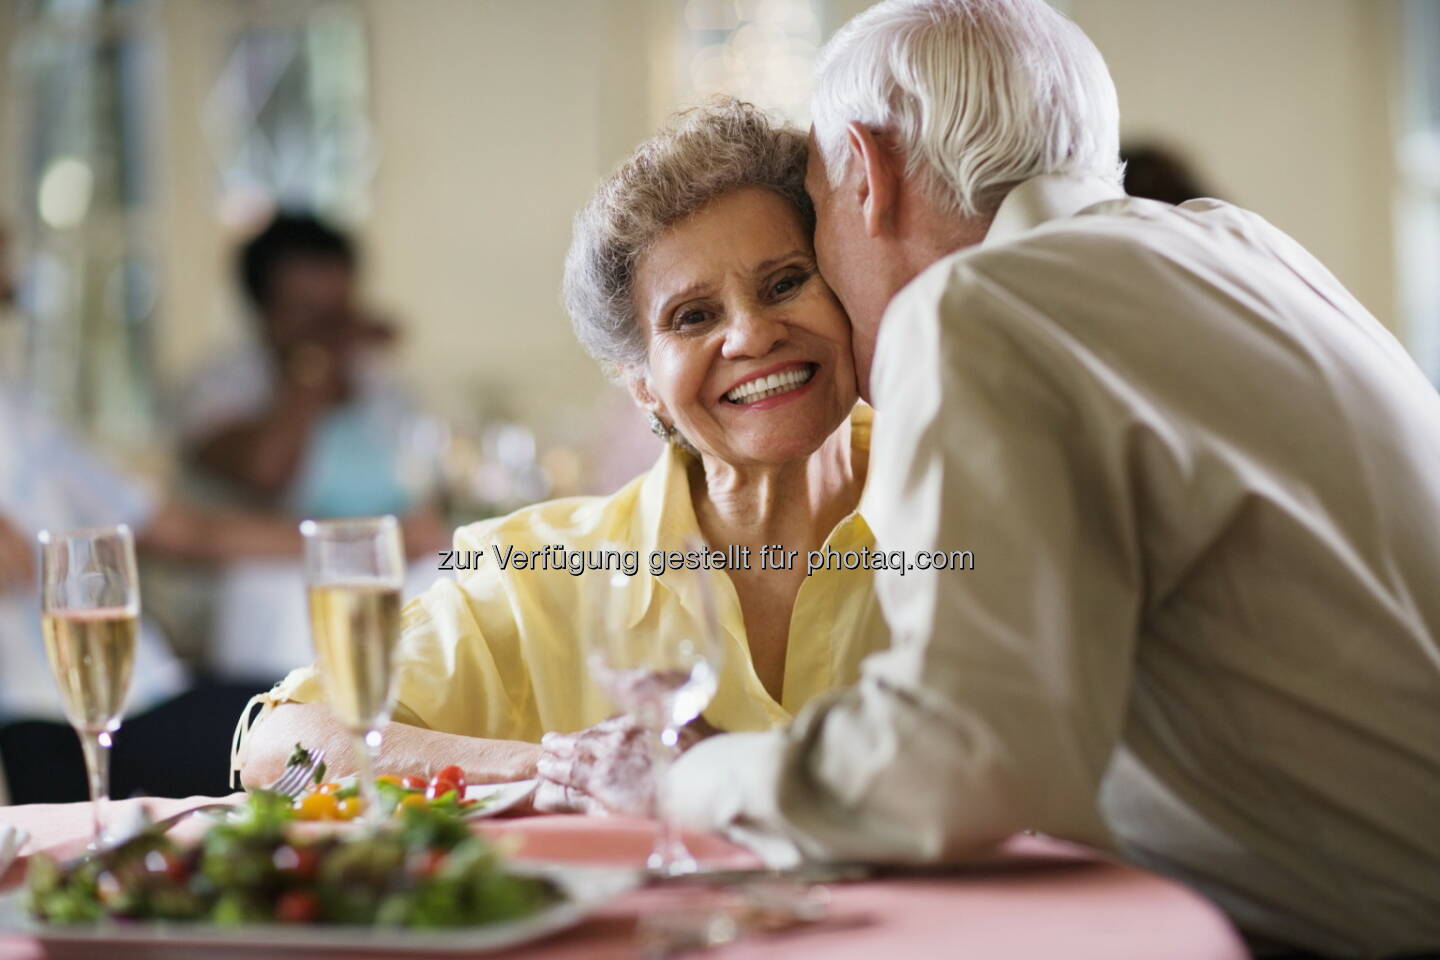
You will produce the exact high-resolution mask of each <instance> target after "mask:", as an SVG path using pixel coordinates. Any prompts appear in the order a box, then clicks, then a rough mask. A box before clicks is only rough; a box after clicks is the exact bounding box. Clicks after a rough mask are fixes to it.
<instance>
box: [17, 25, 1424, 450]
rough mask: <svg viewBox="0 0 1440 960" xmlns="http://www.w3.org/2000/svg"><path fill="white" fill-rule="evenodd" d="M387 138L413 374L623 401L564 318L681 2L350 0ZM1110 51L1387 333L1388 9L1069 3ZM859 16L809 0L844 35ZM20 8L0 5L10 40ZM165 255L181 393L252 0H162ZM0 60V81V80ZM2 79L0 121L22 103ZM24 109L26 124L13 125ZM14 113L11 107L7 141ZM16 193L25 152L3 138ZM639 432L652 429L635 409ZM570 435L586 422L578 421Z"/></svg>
mask: <svg viewBox="0 0 1440 960" xmlns="http://www.w3.org/2000/svg"><path fill="white" fill-rule="evenodd" d="M358 2H359V6H360V9H361V10H362V12H363V14H364V17H365V18H366V27H367V34H368V42H369V49H370V57H371V77H370V81H371V84H370V90H371V111H372V116H373V120H374V124H375V133H376V136H377V138H378V141H379V145H380V161H379V167H378V170H377V173H376V176H375V180H374V183H373V190H372V199H373V210H372V213H371V216H370V217H369V219H368V220H367V221H366V222H365V224H364V225H363V228H362V241H363V243H364V248H365V251H366V255H367V262H368V266H369V267H370V271H369V286H370V290H371V292H372V294H373V296H374V298H375V300H376V301H377V302H378V304H379V305H380V306H382V307H386V308H388V309H390V310H391V311H393V313H394V315H395V316H396V317H397V318H398V319H400V320H402V321H404V323H405V324H406V329H407V342H406V346H405V350H404V353H403V368H404V371H405V372H406V374H407V375H408V376H409V377H410V379H411V380H412V381H413V383H414V385H415V387H416V389H417V390H418V391H419V393H420V395H421V397H422V399H423V400H424V402H425V403H426V404H427V405H428V406H430V407H431V408H432V409H435V410H437V411H439V412H442V413H444V414H446V415H449V416H462V417H464V416H474V415H481V416H483V415H490V414H496V413H499V414H503V415H506V416H509V417H513V418H517V419H521V420H523V421H525V422H527V423H529V424H531V425H532V426H533V427H535V428H536V429H537V430H538V432H539V433H540V435H541V436H542V438H546V437H557V436H560V435H564V434H566V433H567V432H573V431H574V430H575V429H577V428H578V429H584V427H585V426H586V425H588V424H589V423H591V422H593V421H594V419H595V414H594V411H595V410H596V409H597V404H603V403H607V402H618V398H613V397H612V399H611V400H605V398H606V397H607V393H606V391H607V390H609V389H610V388H608V387H607V386H606V385H605V384H604V382H603V380H602V378H601V377H600V375H599V373H598V371H597V370H596V369H595V367H594V365H593V364H592V363H591V361H590V360H589V359H588V358H587V357H585V356H584V355H583V354H582V353H581V351H580V350H579V349H578V347H577V346H576V345H575V343H574V340H573V338H572V336H571V334H570V331H569V326H568V322H567V320H566V318H565V317H564V316H563V313H562V311H561V309H560V306H559V293H558V291H559V283H560V273H561V263H562V260H563V256H564V252H565V248H566V244H567V242H568V236H569V224H570V220H571V217H572V216H573V215H574V213H575V211H576V209H577V208H578V207H579V206H580V204H581V203H582V202H583V200H584V199H585V197H586V196H587V195H588V193H589V191H590V190H591V189H592V188H593V186H594V184H595V182H596V181H597V179H598V178H599V177H600V176H602V175H603V174H604V173H605V172H606V171H608V170H609V169H610V168H611V167H613V165H614V164H615V163H616V162H618V161H619V160H620V159H622V158H623V157H624V156H625V155H626V154H627V153H628V151H629V150H630V149H631V148H632V147H633V145H634V144H635V143H637V142H638V141H639V140H640V139H642V138H643V137H644V136H645V135H646V134H647V133H649V132H650V131H651V130H652V129H653V128H654V125H655V123H656V122H657V120H658V118H659V117H661V116H663V115H664V114H665V113H666V112H668V111H669V110H670V109H671V108H673V106H674V105H675V99H676V96H677V95H676V93H675V89H676V84H675V83H674V72H675V68H674V52H673V51H674V49H675V42H676V31H677V29H678V26H679V24H680V23H681V22H682V13H681V11H682V10H683V8H684V3H683V2H681V0H546V2H534V0H403V2H402V0H358ZM1057 3H1058V5H1060V6H1062V7H1063V8H1065V9H1068V11H1069V12H1070V13H1071V15H1072V16H1073V17H1074V18H1075V19H1076V20H1077V22H1078V23H1079V24H1080V25H1081V26H1082V27H1083V28H1084V29H1085V30H1086V31H1087V32H1088V33H1089V34H1090V35H1091V36H1092V37H1093V38H1094V40H1095V42H1096V43H1097V45H1098V46H1099V47H1100V49H1101V51H1102V52H1103V53H1104V55H1105V56H1106V59H1107V61H1108V62H1109V64H1110V67H1111V70H1112V72H1113V74H1114V76H1115V80H1116V84H1117V87H1118V89H1119V95H1120V102H1121V110H1122V115H1123V119H1124V127H1125V133H1126V135H1127V136H1132V137H1145V138H1158V139H1160V140H1163V141H1165V142H1167V143H1169V144H1171V145H1173V146H1175V147H1178V148H1180V149H1181V150H1183V151H1185V152H1187V153H1188V154H1189V155H1190V156H1191V157H1192V158H1193V159H1194V160H1195V161H1196V163H1197V165H1198V167H1199V169H1200V172H1201V173H1202V174H1203V176H1204V177H1205V179H1206V180H1207V181H1208V182H1209V183H1211V184H1212V185H1213V189H1214V190H1215V192H1217V193H1219V194H1220V195H1222V196H1224V197H1226V198H1228V199H1232V200H1234V201H1236V202H1238V203H1240V204H1243V205H1245V206H1249V207H1251V208H1253V209H1255V210H1257V211H1259V212H1260V213H1261V214H1263V215H1265V216H1266V217H1268V218H1269V219H1270V220H1272V221H1273V222H1274V223H1276V224H1277V225H1279V226H1280V227H1281V228H1282V229H1284V230H1286V231H1288V232H1290V233H1291V234H1293V235H1294V236H1295V237H1296V238H1297V239H1298V240H1299V241H1300V242H1301V243H1303V244H1305V245H1306V246H1307V247H1309V248H1310V249H1311V250H1312V251H1313V252H1315V253H1316V254H1317V255H1318V256H1319V257H1320V258H1321V259H1322V260H1323V261H1325V262H1326V263H1327V264H1328V265H1329V266H1330V267H1331V268H1332V269H1333V270H1334V272H1335V273H1336V274H1337V275H1338V276H1339V278H1340V279H1341V280H1342V281H1343V282H1344V283H1346V284H1347V285H1348V286H1349V287H1350V288H1351V289H1352V290H1353V291H1354V292H1355V293H1356V294H1357V295H1358V296H1359V297H1360V299H1361V300H1362V301H1363V302H1364V303H1365V304H1366V305H1367V306H1369V307H1370V309H1371V310H1372V311H1373V312H1374V313H1375V314H1376V315H1377V316H1378V317H1379V318H1380V319H1381V320H1382V321H1384V322H1385V323H1387V324H1390V325H1392V326H1394V325H1395V323H1396V315H1397V309H1396V295H1395V290H1396V278H1395V267H1394V250H1393V243H1392V239H1391V238H1392V225H1391V223H1392V220H1391V215H1390V214H1391V202H1392V200H1391V198H1392V194H1393V187H1394V177H1393V169H1394V163H1393V158H1392V148H1391V141H1392V136H1391V129H1390V105H1391V102H1392V96H1391V90H1390V82H1391V78H1390V70H1391V66H1390V64H1391V62H1392V60H1393V57H1394V54H1395V39H1396V31H1395V28H1394V23H1393V21H1392V18H1393V17H1394V15H1395V3H1394V0H1267V2H1264V3H1256V2H1254V0H1204V2H1200V0H1069V2H1064V3H1061V2H1059V0H1057ZM867 5H868V4H867V3H865V2H861V0H828V2H826V3H819V4H817V9H821V10H822V11H823V17H822V20H823V22H824V23H825V24H826V25H827V27H828V28H829V29H833V28H834V27H836V26H838V25H839V24H841V23H843V22H844V21H845V20H846V19H848V18H849V17H850V16H852V15H853V14H854V13H856V12H858V11H859V10H861V9H863V8H864V7H865V6H867ZM12 6H13V0H0V35H3V34H4V24H5V19H6V18H7V17H8V16H9V15H10V10H11V8H12ZM159 9H160V17H161V21H162V33H163V38H162V41H163V42H162V44H161V46H162V53H163V57H162V61H163V83H162V86H163V90H162V93H161V111H160V113H161V116H160V120H161V121H162V122H161V124H160V125H159V135H160V138H161V141H160V142H161V149H160V153H161V156H160V157H159V158H158V159H157V162H158V164H159V173H160V181H161V189H160V190H159V191H158V196H159V203H160V209H159V211H158V213H159V217H160V219H159V227H160V228H159V231H158V235H159V236H160V238H161V240H162V243H163V257H162V264H161V266H162V270H163V272H162V301H161V314H160V321H159V329H158V336H157V337H156V340H155V342H156V345H157V350H158V353H159V356H158V358H157V360H158V364H159V371H160V373H161V376H162V378H163V379H164V380H165V381H166V382H167V383H169V384H176V383H180V382H182V381H183V380H184V379H185V378H186V377H188V376H190V375H191V374H192V372H193V371H195V370H196V369H197V368H198V367H199V366H200V365H201V364H202V363H203V362H205V361H206V360H207V359H208V358H209V357H210V356H211V355H212V354H213V353H214V352H215V351H217V350H219V349H222V348H224V347H225V346H226V345H228V344H232V343H234V342H236V341H237V340H240V339H242V338H243V337H244V336H245V335H246V334H247V331H246V326H245V323H244V322H243V317H242V314H241V311H240V310H238V309H237V305H236V302H235V299H234V295H233V293H232V289H231V288H232V284H231V280H230V276H229V259H230V255H231V250H232V249H233V246H234V244H235V242H236V239H237V238H236V237H234V236H231V235H229V234H227V233H226V232H225V228H223V227H222V226H221V225H220V224H219V222H218V221H217V219H216V217H215V216H214V214H213V202H212V197H213V188H214V176H215V173H214V164H213V160H212V157H211V154H210V152H209V150H208V148H207V146H206V144H205V141H204V135H203V128H202V113H203V108H204V104H205V101H206V97H207V96H208V95H209V93H210V91H211V89H212V88H213V85H214V82H215V77H216V75H217V72H218V70H219V68H220V66H221V63H222V60H223V57H224V54H225V50H226V39H227V37H228V36H230V35H231V34H232V33H233V30H234V28H235V25H236V23H237V22H238V20H237V17H238V16H239V15H240V13H241V12H243V11H244V10H245V9H246V5H245V4H242V3H236V2H228V0H206V2H203V3H202V2H184V0H159ZM7 77H8V74H5V73H0V85H3V84H4V83H5V82H6V80H7ZM7 99H8V98H7V97H5V96H4V90H3V89H0V109H3V106H4V105H5V104H6V103H7ZM12 119H13V118H12ZM13 127H14V124H13V123H7V122H6V118H5V117H4V115H3V114H0V131H3V133H0V136H8V135H9V131H10V130H11V129H12V128H13ZM0 145H3V147H4V148H3V149H0V183H5V184H10V183H11V182H12V180H13V178H12V177H11V176H10V175H9V174H10V172H11V171H8V170H7V168H6V165H7V162H8V161H10V159H11V158H12V157H13V156H14V154H13V150H14V144H13V143H6V142H5V141H4V140H0ZM637 422H638V418H637ZM577 425H578V426H577Z"/></svg>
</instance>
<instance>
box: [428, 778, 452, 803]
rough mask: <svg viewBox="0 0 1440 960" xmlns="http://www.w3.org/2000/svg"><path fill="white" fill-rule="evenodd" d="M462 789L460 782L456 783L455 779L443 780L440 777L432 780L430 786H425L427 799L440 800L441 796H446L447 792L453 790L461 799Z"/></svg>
mask: <svg viewBox="0 0 1440 960" xmlns="http://www.w3.org/2000/svg"><path fill="white" fill-rule="evenodd" d="M460 790H461V787H460V785H459V784H458V783H455V782H454V781H453V780H441V779H440V778H439V777H436V778H435V779H434V780H431V781H430V786H428V787H426V788H425V799H426V800H439V799H440V798H441V797H443V796H445V794H447V793H450V792H452V791H453V792H454V794H455V797H456V799H459V797H460V795H461V794H460Z"/></svg>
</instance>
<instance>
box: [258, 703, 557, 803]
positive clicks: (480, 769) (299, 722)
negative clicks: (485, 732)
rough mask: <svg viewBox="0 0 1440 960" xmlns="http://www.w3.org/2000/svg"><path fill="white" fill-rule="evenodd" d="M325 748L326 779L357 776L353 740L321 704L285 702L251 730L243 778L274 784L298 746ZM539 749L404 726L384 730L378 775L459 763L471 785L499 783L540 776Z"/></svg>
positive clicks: (420, 772) (423, 772) (418, 773)
mask: <svg viewBox="0 0 1440 960" xmlns="http://www.w3.org/2000/svg"><path fill="white" fill-rule="evenodd" d="M297 743H299V744H303V745H304V746H305V747H306V749H310V750H315V749H319V750H324V751H325V766H326V769H327V773H326V776H327V778H331V779H333V778H334V777H343V776H345V775H347V774H350V773H354V772H355V761H354V753H353V751H354V748H355V742H354V737H353V736H352V735H351V733H350V731H348V730H346V729H345V728H344V727H342V726H341V725H340V724H339V723H337V722H336V720H335V718H334V717H333V716H331V714H330V710H329V708H327V707H326V706H325V705H324V704H322V703H282V704H280V705H279V706H277V707H276V708H275V709H274V710H273V711H271V713H270V715H269V716H267V717H266V718H265V719H264V720H263V721H261V722H260V723H259V724H257V725H256V726H255V728H254V729H253V730H251V732H250V746H249V751H248V754H247V756H246V759H245V766H244V767H243V768H241V771H240V778H241V780H242V782H243V783H244V784H245V786H247V787H257V786H263V785H264V784H267V783H270V782H271V781H273V780H274V779H275V778H276V777H278V776H280V774H281V773H282V772H283V771H284V769H285V761H286V760H288V759H289V757H290V755H291V754H292V753H294V752H295V745H296V744H297ZM539 756H540V746H539V745H538V744H534V743H524V742H521V741H518V740H487V739H484V738H481V737H462V736H460V735H458V734H454V733H440V732H438V731H435V730H426V729H424V728H422V727H412V726H409V725H407V724H403V723H392V724H390V726H388V727H386V728H385V740H384V743H383V744H382V746H381V748H380V759H379V762H378V763H377V764H376V768H375V772H376V773H377V774H380V773H392V774H395V775H397V776H405V775H411V774H413V775H415V776H423V777H429V776H431V775H432V774H434V773H435V772H436V771H437V770H439V769H440V768H441V767H447V766H449V765H450V764H458V765H459V766H460V768H461V769H462V770H464V771H465V777H466V779H467V780H469V781H470V782H471V783H498V782H501V781H505V780H525V779H528V778H530V777H533V776H535V761H536V759H538V758H539Z"/></svg>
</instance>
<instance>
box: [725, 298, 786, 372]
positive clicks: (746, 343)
mask: <svg viewBox="0 0 1440 960" xmlns="http://www.w3.org/2000/svg"><path fill="white" fill-rule="evenodd" d="M784 339H785V324H784V323H782V322H780V320H778V319H777V318H775V317H771V316H769V315H768V314H767V313H766V312H765V311H764V310H761V309H757V308H753V307H751V308H747V309H744V310H736V311H733V312H732V313H731V315H730V323H729V325H728V327H727V329H726V331H725V345H724V348H723V350H722V352H723V353H724V355H725V357H726V359H729V360H739V359H743V358H745V357H763V356H765V354H767V353H769V352H770V351H771V350H773V349H775V345H776V344H777V343H779V342H780V341H781V340H784Z"/></svg>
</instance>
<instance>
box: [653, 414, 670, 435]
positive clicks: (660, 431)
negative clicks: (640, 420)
mask: <svg viewBox="0 0 1440 960" xmlns="http://www.w3.org/2000/svg"><path fill="white" fill-rule="evenodd" d="M650 432H651V433H653V434H655V436H657V437H659V438H660V439H661V440H664V441H666V442H669V440H670V433H671V429H670V428H669V427H667V426H665V421H664V420H661V419H660V418H659V417H658V416H656V415H655V414H654V413H651V414H650Z"/></svg>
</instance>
